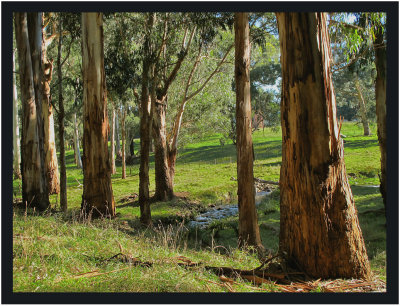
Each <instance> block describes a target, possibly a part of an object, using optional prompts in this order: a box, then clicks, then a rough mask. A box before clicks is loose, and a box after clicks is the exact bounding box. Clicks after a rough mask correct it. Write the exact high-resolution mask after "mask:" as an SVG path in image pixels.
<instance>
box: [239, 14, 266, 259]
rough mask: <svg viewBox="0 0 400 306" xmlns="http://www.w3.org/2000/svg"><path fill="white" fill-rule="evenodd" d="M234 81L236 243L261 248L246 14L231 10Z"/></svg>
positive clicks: (262, 248) (260, 249)
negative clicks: (237, 210)
mask: <svg viewBox="0 0 400 306" xmlns="http://www.w3.org/2000/svg"><path fill="white" fill-rule="evenodd" d="M235 82H236V135H237V146H236V148H237V176H238V205H239V245H240V246H247V245H250V246H254V247H256V248H257V249H258V250H259V251H263V250H264V247H263V245H262V243H261V238H260V231H259V228H258V223H257V211H256V206H255V188H254V175H253V140H252V138H251V103H250V36H249V19H248V13H235Z"/></svg>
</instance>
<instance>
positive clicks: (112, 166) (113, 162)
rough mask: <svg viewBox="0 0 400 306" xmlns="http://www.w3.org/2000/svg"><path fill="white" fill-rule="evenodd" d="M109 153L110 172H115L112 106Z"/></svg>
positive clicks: (113, 112)
mask: <svg viewBox="0 0 400 306" xmlns="http://www.w3.org/2000/svg"><path fill="white" fill-rule="evenodd" d="M110 142H111V153H110V163H111V174H115V173H117V170H116V169H115V108H114V107H113V108H112V114H111V141H110Z"/></svg>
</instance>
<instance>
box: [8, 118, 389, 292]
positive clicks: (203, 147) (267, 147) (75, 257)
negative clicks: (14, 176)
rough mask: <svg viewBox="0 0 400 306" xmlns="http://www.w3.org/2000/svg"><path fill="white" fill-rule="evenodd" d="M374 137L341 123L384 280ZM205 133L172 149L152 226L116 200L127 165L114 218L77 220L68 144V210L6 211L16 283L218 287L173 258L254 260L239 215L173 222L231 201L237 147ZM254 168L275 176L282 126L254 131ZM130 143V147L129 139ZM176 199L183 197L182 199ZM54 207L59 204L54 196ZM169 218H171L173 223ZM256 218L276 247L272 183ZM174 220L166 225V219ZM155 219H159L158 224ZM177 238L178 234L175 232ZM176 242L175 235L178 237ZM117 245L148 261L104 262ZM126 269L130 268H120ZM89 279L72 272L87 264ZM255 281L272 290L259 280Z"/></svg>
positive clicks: (115, 182)
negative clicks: (172, 195)
mask: <svg viewBox="0 0 400 306" xmlns="http://www.w3.org/2000/svg"><path fill="white" fill-rule="evenodd" d="M371 130H372V133H373V135H372V136H368V137H365V136H362V129H361V127H359V126H356V125H355V124H354V123H344V124H343V127H342V134H344V135H346V138H345V141H346V143H345V150H344V152H345V162H346V169H347V173H348V177H349V181H350V184H351V188H352V191H353V195H354V199H355V203H356V206H357V209H358V212H359V220H360V226H361V228H362V232H363V236H364V239H365V243H366V247H367V252H368V256H369V258H370V261H371V266H372V268H373V271H374V273H376V274H377V275H378V276H379V277H380V278H381V279H384V280H385V279H386V228H385V217H384V214H383V203H382V197H381V195H380V193H379V188H376V187H364V186H363V185H379V177H378V173H379V171H380V161H379V160H380V153H379V145H378V142H377V136H376V128H375V127H372V129H371ZM220 137H221V136H220V135H213V136H210V137H206V138H205V139H203V140H201V141H199V142H197V143H192V144H189V145H187V146H186V147H185V148H184V149H182V150H180V152H179V155H178V160H177V165H176V176H175V185H174V190H175V192H176V193H177V194H178V195H180V196H181V197H178V198H176V199H174V200H172V201H169V202H165V203H161V202H157V203H153V204H151V213H152V218H153V221H154V224H155V228H154V229H153V230H146V229H145V228H142V227H141V226H140V222H139V216H140V210H139V206H138V203H137V202H135V201H134V200H133V201H130V202H129V201H128V202H127V201H124V199H125V198H127V197H128V196H134V195H135V194H138V193H139V175H138V174H139V165H138V164H133V165H127V171H126V172H127V178H126V179H122V178H121V172H122V169H121V166H120V165H119V166H117V173H116V174H114V175H113V176H112V188H113V193H114V198H115V201H116V207H117V208H116V211H117V217H116V219H114V220H95V221H92V222H83V221H82V220H80V219H79V208H80V205H81V201H82V191H83V186H82V184H83V174H82V170H81V169H78V168H77V167H76V166H75V165H74V164H73V152H72V151H71V150H70V151H67V156H66V157H67V161H68V164H67V187H68V190H67V192H68V214H67V217H64V216H62V214H61V213H57V212H55V213H54V212H53V213H52V214H51V215H44V216H39V215H37V214H36V215H34V216H32V215H30V214H29V213H28V214H27V215H25V214H24V211H16V213H15V215H14V218H13V235H14V239H13V244H14V247H13V258H14V260H13V276H14V284H13V286H14V291H25V292H31V291H38V292H40V291H76V292H85V291H94V292H104V291H112V292H118V291H119V292H135V291H143V292H146V291H150V292H172V291H178V292H196V291H204V292H207V291H208V290H211V291H213V292H220V291H224V292H226V291H227V289H226V288H224V287H221V286H218V285H216V284H213V283H212V282H213V281H214V282H218V277H217V276H215V275H214V274H212V273H210V272H208V271H205V270H204V269H203V270H202V269H197V270H194V271H188V270H186V269H184V268H182V267H180V266H178V265H177V264H176V262H172V263H171V261H170V260H171V258H173V257H176V256H178V255H183V256H186V257H188V258H190V259H191V260H193V261H202V262H206V263H208V264H210V265H225V266H234V267H237V268H246V269H250V268H254V267H255V266H257V265H258V261H257V259H256V257H255V256H253V255H250V254H248V253H244V252H242V251H240V250H238V249H237V224H238V219H237V216H233V217H229V218H227V219H224V220H221V221H215V222H214V223H213V224H212V225H211V226H210V228H209V229H208V230H204V231H202V232H196V231H194V230H190V231H188V230H181V232H180V233H178V234H177V232H176V231H177V229H179V228H180V224H182V222H184V221H187V220H189V219H190V218H193V216H194V215H195V214H197V213H199V212H201V211H204V210H205V209H207V207H208V205H209V204H225V203H236V201H237V181H236V178H237V173H236V147H235V146H234V145H233V144H232V143H231V142H229V141H227V142H226V143H225V145H224V146H222V145H221V144H220V141H219V139H220ZM253 142H254V153H255V162H254V176H255V177H258V178H261V179H264V180H272V181H278V180H279V174H280V166H281V147H282V141H281V132H280V129H277V130H276V131H275V130H272V129H270V128H266V129H265V130H264V131H262V130H260V131H256V132H255V133H253ZM136 147H138V146H136ZM151 160H152V162H151V164H150V192H151V193H153V192H154V189H155V183H154V161H153V159H151ZM13 187H14V190H13V191H14V195H15V197H18V198H20V197H21V180H14V181H13ZM182 197H184V199H183V198H182ZM51 204H52V207H53V208H55V209H56V210H59V200H58V197H57V195H53V196H51ZM175 220H176V221H175ZM258 222H259V226H260V233H261V238H262V241H263V244H264V246H265V247H266V248H268V249H270V250H272V251H277V250H278V242H279V190H277V191H275V192H274V193H273V194H272V195H271V196H270V197H268V198H266V199H265V200H264V201H263V202H262V203H261V204H260V205H259V207H258ZM168 224H173V225H174V227H173V228H172V227H168ZM159 226H160V227H159ZM177 237H180V238H179V239H178V238H177ZM178 240H179V241H178ZM118 243H119V244H121V246H122V247H123V249H124V252H125V253H129V254H131V255H132V256H140V258H141V259H142V260H148V261H156V262H157V264H156V265H154V266H153V267H151V268H145V267H129V266H127V265H126V263H122V262H119V261H109V262H107V263H105V262H104V259H107V258H110V257H111V256H113V255H115V254H117V253H118V252H119V251H120V250H119V246H118ZM127 267H128V268H127ZM95 270H97V272H98V273H106V274H101V275H99V276H94V277H83V276H82V277H77V276H78V275H79V274H82V273H86V272H90V271H95ZM237 281H238V284H237V285H235V290H236V291H253V289H251V287H249V283H248V282H246V281H243V280H237ZM263 288H268V289H269V290H271V291H276V290H277V288H276V287H274V286H273V285H270V284H264V285H263Z"/></svg>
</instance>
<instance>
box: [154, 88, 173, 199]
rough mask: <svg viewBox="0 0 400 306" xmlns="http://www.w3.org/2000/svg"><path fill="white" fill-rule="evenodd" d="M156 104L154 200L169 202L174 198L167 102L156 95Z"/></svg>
mask: <svg viewBox="0 0 400 306" xmlns="http://www.w3.org/2000/svg"><path fill="white" fill-rule="evenodd" d="M152 100H153V101H154V102H152V103H153V104H154V114H153V125H152V129H153V141H154V164H155V178H156V179H155V181H156V191H155V194H154V200H156V201H168V200H171V199H172V198H173V197H174V191H173V183H172V181H171V177H170V171H169V165H168V160H167V158H168V148H167V127H166V122H165V116H166V113H165V112H166V103H165V100H161V101H159V100H157V97H156V95H155V93H154V94H153V95H152Z"/></svg>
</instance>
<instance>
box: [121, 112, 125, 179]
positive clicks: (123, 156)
mask: <svg viewBox="0 0 400 306" xmlns="http://www.w3.org/2000/svg"><path fill="white" fill-rule="evenodd" d="M125 119H126V107H125V106H124V110H123V111H122V118H121V135H122V178H123V179H126V163H125V156H126V154H125V152H126V151H125V149H126V145H125V142H126V141H125V138H126V135H125V132H126V131H125Z"/></svg>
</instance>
